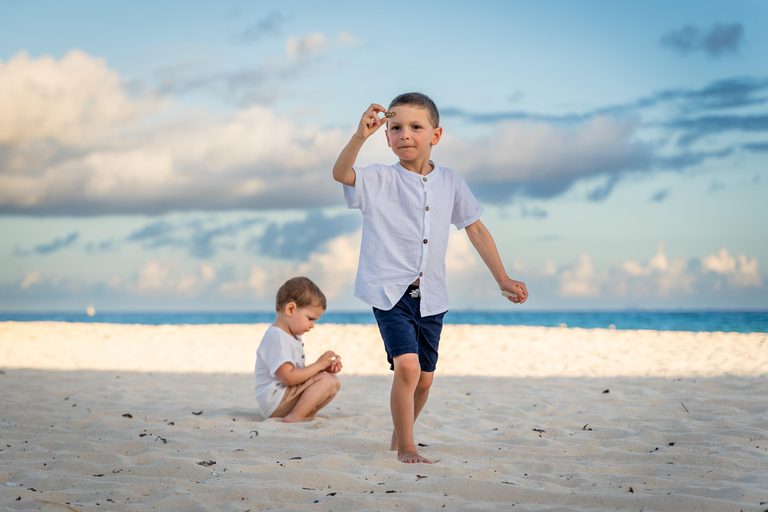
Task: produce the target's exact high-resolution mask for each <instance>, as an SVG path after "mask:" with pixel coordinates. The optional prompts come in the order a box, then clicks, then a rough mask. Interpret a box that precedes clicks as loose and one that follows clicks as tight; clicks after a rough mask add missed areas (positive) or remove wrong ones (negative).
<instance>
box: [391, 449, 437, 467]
mask: <svg viewBox="0 0 768 512" xmlns="http://www.w3.org/2000/svg"><path fill="white" fill-rule="evenodd" d="M397 460H399V461H400V462H404V463H406V464H432V461H431V460H429V459H427V458H426V457H422V456H421V455H419V453H418V452H407V453H402V454H401V453H398V454H397Z"/></svg>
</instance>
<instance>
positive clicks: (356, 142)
mask: <svg viewBox="0 0 768 512" xmlns="http://www.w3.org/2000/svg"><path fill="white" fill-rule="evenodd" d="M386 111H387V109H385V108H384V107H382V106H381V105H378V104H376V103H373V104H371V106H370V107H368V110H366V111H365V113H364V114H363V117H362V118H361V119H360V123H359V124H358V125H357V131H356V132H355V134H354V135H353V136H352V139H350V141H349V143H347V145H346V146H344V149H342V150H341V154H340V155H339V158H337V159H336V163H335V164H334V165H333V179H335V180H336V181H338V182H339V183H343V184H344V185H349V186H350V187H354V186H355V170H354V169H353V168H352V166H354V165H355V160H357V155H358V153H360V148H362V147H363V143H364V142H365V141H366V140H367V139H368V137H370V136H371V135H373V134H374V133H375V132H376V130H378V129H379V128H381V126H382V125H384V124H386V122H387V118H386V117H384V118H380V117H379V112H386Z"/></svg>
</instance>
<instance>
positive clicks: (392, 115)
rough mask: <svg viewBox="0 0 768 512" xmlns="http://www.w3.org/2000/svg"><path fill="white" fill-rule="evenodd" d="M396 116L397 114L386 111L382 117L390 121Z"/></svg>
mask: <svg viewBox="0 0 768 512" xmlns="http://www.w3.org/2000/svg"><path fill="white" fill-rule="evenodd" d="M396 115H397V112H392V111H391V110H387V111H386V112H384V117H389V118H390V119H391V118H393V117H395V116H396Z"/></svg>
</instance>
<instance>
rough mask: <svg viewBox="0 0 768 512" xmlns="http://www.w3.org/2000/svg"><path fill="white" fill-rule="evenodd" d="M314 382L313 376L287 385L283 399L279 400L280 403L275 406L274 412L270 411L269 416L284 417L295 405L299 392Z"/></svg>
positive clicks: (299, 396)
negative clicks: (292, 384) (270, 414)
mask: <svg viewBox="0 0 768 512" xmlns="http://www.w3.org/2000/svg"><path fill="white" fill-rule="evenodd" d="M314 383H315V378H314V377H311V378H309V379H307V380H305V381H304V382H302V383H301V384H296V385H295V386H288V387H287V388H285V394H284V395H283V399H282V400H281V401H280V405H278V406H277V409H275V412H273V413H272V416H270V418H284V417H285V416H287V415H288V414H289V413H290V412H291V411H292V410H293V408H294V407H296V404H297V403H298V401H299V398H301V394H302V393H303V392H304V391H306V389H307V388H308V387H309V386H311V385H312V384H314Z"/></svg>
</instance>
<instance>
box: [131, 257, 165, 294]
mask: <svg viewBox="0 0 768 512" xmlns="http://www.w3.org/2000/svg"><path fill="white" fill-rule="evenodd" d="M170 273H171V264H170V263H169V262H167V261H149V262H147V263H146V264H145V265H144V266H143V267H141V270H139V277H138V279H137V281H136V289H137V290H139V291H150V290H161V289H164V288H167V287H168V276H169V275H170Z"/></svg>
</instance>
